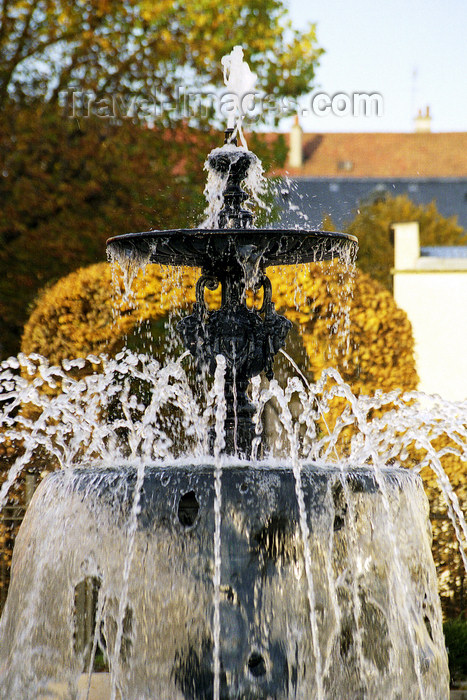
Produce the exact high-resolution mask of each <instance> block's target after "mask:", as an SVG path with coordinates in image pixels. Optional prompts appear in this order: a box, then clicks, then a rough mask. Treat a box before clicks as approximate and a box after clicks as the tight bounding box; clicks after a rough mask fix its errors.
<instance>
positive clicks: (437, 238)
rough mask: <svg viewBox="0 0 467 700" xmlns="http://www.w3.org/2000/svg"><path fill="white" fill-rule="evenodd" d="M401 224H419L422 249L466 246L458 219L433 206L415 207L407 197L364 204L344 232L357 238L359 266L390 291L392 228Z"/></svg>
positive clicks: (418, 205)
mask: <svg viewBox="0 0 467 700" xmlns="http://www.w3.org/2000/svg"><path fill="white" fill-rule="evenodd" d="M401 221H418V222H419V224H420V243H421V245H422V246H429V245H461V244H463V243H467V234H466V232H465V231H464V229H463V228H462V226H459V224H458V223H457V217H455V216H452V217H449V218H446V217H444V216H441V214H440V213H439V212H438V210H437V208H436V204H435V203H434V202H431V204H427V205H424V204H415V203H414V202H412V201H411V200H410V199H409V198H408V197H407V196H406V195H400V196H398V197H383V198H379V199H377V200H375V201H372V202H368V203H366V204H362V205H361V206H360V207H359V209H358V211H357V213H356V216H355V218H354V219H353V221H352V222H350V223H349V224H348V225H347V226H346V227H345V230H346V231H347V232H348V233H352V234H353V235H354V236H357V238H358V245H359V250H358V261H357V262H358V266H359V267H360V268H361V269H362V270H364V272H368V273H369V274H370V275H371V276H372V277H374V279H376V280H378V281H379V282H381V284H383V285H384V286H385V287H386V288H387V289H390V290H391V289H392V276H391V268H392V267H393V265H394V243H393V240H392V237H391V226H392V224H394V223H397V222H401ZM328 224H329V222H328Z"/></svg>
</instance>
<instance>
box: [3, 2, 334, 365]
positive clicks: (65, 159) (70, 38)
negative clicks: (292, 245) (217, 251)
mask: <svg viewBox="0 0 467 700" xmlns="http://www.w3.org/2000/svg"><path fill="white" fill-rule="evenodd" d="M239 43H241V44H243V45H244V46H245V47H248V49H247V50H246V51H247V54H248V55H247V58H248V61H249V62H250V63H251V66H252V68H253V70H255V71H256V73H257V74H258V77H259V81H258V86H259V88H260V89H262V90H263V91H264V92H265V93H266V94H267V95H269V96H273V97H275V98H279V97H281V96H290V97H297V96H298V95H300V94H301V93H303V92H305V91H307V90H309V89H310V87H311V84H312V80H313V76H314V70H315V67H316V62H317V60H318V57H319V55H320V53H321V49H320V48H319V47H318V45H317V42H316V38H315V28H314V26H310V28H309V30H308V31H306V32H303V33H300V32H296V31H294V30H293V29H292V27H291V25H290V21H289V19H288V16H287V11H286V9H285V6H284V3H283V1H282V0H261V1H260V0H245V1H244V2H242V3H239V2H233V3H230V4H227V5H219V3H218V2H217V0H194V1H193V2H190V3H180V2H177V0H170V1H169V0H158V1H156V2H152V1H151V2H149V1H148V0H78V2H76V1H75V0H73V2H72V1H71V0H3V2H2V3H1V5H0V54H1V55H2V59H3V60H2V62H1V64H0V162H1V163H2V171H1V175H2V176H1V177H0V273H1V274H0V356H1V357H5V356H7V355H9V354H15V353H16V352H17V351H18V349H19V339H20V335H21V329H22V326H23V324H24V322H25V320H26V318H27V316H28V314H29V311H30V304H31V303H32V301H33V299H34V297H35V295H36V294H37V292H38V290H39V289H40V288H41V287H43V286H44V285H47V284H50V283H53V282H55V281H56V280H57V279H59V278H60V277H62V276H63V275H65V274H67V273H68V272H70V271H71V270H73V269H75V268H77V267H78V266H80V265H86V264H89V263H93V262H97V261H98V260H102V259H103V257H104V256H105V241H106V239H107V238H108V237H110V236H112V235H116V234H119V233H125V232H128V231H136V230H148V229H152V228H170V227H172V226H185V227H186V226H190V225H192V224H194V223H195V222H196V223H197V222H199V221H200V219H201V216H202V209H203V205H202V191H203V187H204V182H205V175H204V173H203V162H204V159H205V157H206V154H207V153H208V152H209V151H210V150H211V148H212V147H213V146H218V145H221V143H222V141H221V137H220V135H216V134H213V132H212V128H211V126H210V124H211V125H212V121H211V122H209V118H210V117H212V113H208V112H195V113H194V115H193V118H192V119H188V121H187V119H186V115H185V114H184V112H183V110H181V109H178V111H177V108H174V109H166V110H165V111H162V112H161V114H160V115H158V118H157V119H156V120H155V122H154V123H149V122H148V121H147V119H146V116H147V113H146V112H144V111H141V112H139V111H138V110H135V111H134V112H131V111H130V112H128V110H127V111H125V110H123V112H122V111H119V110H118V109H117V111H114V110H113V107H112V108H111V109H110V111H109V109H107V107H108V105H109V104H113V101H116V104H117V106H120V107H121V105H122V104H123V105H127V106H128V105H129V104H131V100H132V99H133V98H135V97H138V98H139V99H140V100H142V102H140V104H142V103H144V100H147V101H151V99H153V98H154V96H157V100H164V101H166V103H167V104H169V106H170V105H171V104H172V102H171V101H172V100H174V99H176V92H177V89H178V88H179V86H180V85H182V86H185V88H187V89H189V90H192V91H194V92H196V91H197V90H198V91H200V90H209V88H210V86H212V85H215V86H217V87H220V86H222V84H223V81H222V75H221V63H220V59H221V57H222V55H224V54H226V53H228V52H229V51H230V50H231V49H232V47H233V46H234V45H235V44H239ZM70 90H77V91H80V92H81V93H82V94H83V95H88V96H89V95H91V98H92V100H94V103H93V104H94V105H95V106H96V109H95V110H92V113H90V116H88V114H89V112H87V111H86V108H85V106H84V107H83V103H79V109H78V110H77V113H76V114H75V116H74V117H73V112H72V110H71V111H70V101H69V98H66V97H64V95H63V91H65V93H67V91H70ZM67 94H68V93H67ZM83 99H84V98H83ZM99 100H101V101H102V104H103V105H104V106H102V105H101V103H99ZM97 105H101V106H97ZM106 105H107V107H106ZM172 106H173V105H172ZM156 116H157V115H156ZM127 117H131V118H127ZM149 127H151V128H149ZM191 127H193V129H194V128H195V127H196V132H195V131H194V130H193V129H192V128H191ZM256 145H257V144H256ZM256 145H255V147H256ZM262 150H263V153H258V154H259V155H266V160H267V157H271V155H272V156H273V157H274V158H275V159H276V160H277V159H279V161H281V160H283V159H284V158H285V152H284V140H283V137H278V138H277V140H276V143H275V144H272V146H269V147H266V148H264V147H263V149H262Z"/></svg>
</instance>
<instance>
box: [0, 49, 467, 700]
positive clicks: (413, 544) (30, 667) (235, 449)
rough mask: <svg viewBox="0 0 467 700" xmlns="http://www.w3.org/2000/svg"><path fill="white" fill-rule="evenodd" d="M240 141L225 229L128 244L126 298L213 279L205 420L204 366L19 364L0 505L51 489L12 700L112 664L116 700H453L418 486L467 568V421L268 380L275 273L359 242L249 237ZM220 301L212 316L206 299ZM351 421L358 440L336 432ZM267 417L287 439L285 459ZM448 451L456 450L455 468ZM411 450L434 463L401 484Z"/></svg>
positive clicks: (13, 625)
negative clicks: (464, 464)
mask: <svg viewBox="0 0 467 700" xmlns="http://www.w3.org/2000/svg"><path fill="white" fill-rule="evenodd" d="M237 58H238V52H237ZM227 63H228V62H227ZM226 65H227V64H226ZM228 65H230V71H232V70H233V68H232V66H233V65H234V63H233V62H232V61H231V62H230V64H228ZM242 70H244V69H242ZM245 75H246V77H247V78H248V80H249V81H251V79H252V74H251V72H245ZM227 79H228V78H227ZM234 82H235V81H234ZM240 82H241V81H240ZM248 89H251V86H250V87H249V88H248ZM230 126H231V128H230V131H229V132H228V136H227V140H228V141H229V140H230V142H229V143H228V144H227V146H226V147H224V148H222V149H216V150H215V151H213V152H212V154H211V156H210V161H209V163H210V167H211V168H212V169H214V171H215V172H216V173H217V174H218V175H219V174H220V175H221V177H220V179H219V181H220V182H222V188H223V189H222V192H223V195H224V196H223V197H222V198H221V199H219V200H217V199H216V196H215V193H214V194H213V196H212V197H211V198H210V203H211V205H212V203H213V202H214V205H213V206H212V207H211V209H210V212H209V213H208V218H209V216H212V217H214V218H215V223H212V222H213V221H214V219H211V220H210V221H211V224H210V226H211V227H213V226H215V227H217V226H219V227H220V228H215V230H212V228H208V229H198V230H196V231H183V230H182V231H172V232H170V231H169V232H149V233H145V234H129V235H128V236H123V237H119V238H118V239H114V240H113V241H112V242H111V244H110V245H111V252H112V254H113V256H114V257H118V258H119V259H120V261H122V266H123V267H125V268H126V269H127V271H129V275H128V285H129V286H130V285H131V273H132V271H134V269H135V268H136V267H138V266H139V265H144V264H145V263H147V262H150V261H151V260H153V261H158V262H164V263H169V264H183V263H184V264H191V265H199V266H200V267H202V268H203V272H202V276H201V278H200V281H199V283H198V293H197V305H196V308H195V309H194V312H193V314H192V315H191V316H189V317H187V318H186V319H183V320H182V322H181V323H180V324H179V332H180V334H181V336H182V338H183V340H184V342H185V344H186V346H187V348H188V350H189V351H190V353H191V355H192V356H193V358H194V361H195V363H196V364H197V367H198V370H200V371H201V370H202V369H206V368H207V371H209V372H210V373H211V374H212V375H214V380H213V382H212V383H211V385H209V382H207V384H208V390H207V396H206V397H205V401H204V402H200V401H199V398H198V396H197V394H196V393H195V392H194V390H193V386H192V385H191V384H190V381H189V379H188V377H187V374H186V373H185V371H184V369H183V364H182V363H183V362H184V361H185V359H184V358H185V355H184V356H183V358H181V359H180V360H179V361H177V362H171V363H168V364H167V365H166V366H160V365H159V364H158V363H157V362H156V361H155V360H153V359H151V358H148V357H146V356H144V355H137V354H134V353H131V352H130V351H125V352H123V353H120V354H119V355H117V356H116V357H115V358H113V359H112V358H105V357H104V356H101V357H90V358H88V360H81V359H79V360H70V361H67V362H64V363H63V366H62V367H52V366H50V365H49V364H48V363H47V361H46V360H45V359H44V358H41V357H39V356H31V357H25V356H23V355H20V356H19V357H18V358H11V359H10V360H8V361H6V362H4V363H3V364H2V365H1V368H0V380H1V393H0V400H1V401H2V403H3V411H2V413H1V415H0V420H1V424H0V437H1V440H2V441H3V444H4V445H8V447H9V452H10V453H16V454H17V458H16V460H14V461H13V460H12V465H11V468H10V471H9V473H8V476H7V478H6V480H5V481H4V483H3V485H2V488H1V490H0V506H1V505H2V503H4V502H5V499H6V498H7V495H8V492H9V490H10V489H11V488H12V487H13V486H14V484H15V482H16V480H17V479H18V477H19V475H20V474H21V472H22V471H23V470H24V469H25V468H27V466H28V465H29V464H30V463H31V462H32V461H34V460H37V459H40V460H41V462H42V463H43V464H44V466H45V470H46V471H47V470H49V471H52V470H53V473H52V474H50V475H49V476H48V477H47V478H45V479H44V480H43V481H42V483H41V485H40V487H39V488H38V490H37V492H36V494H35V496H34V498H33V500H32V503H31V505H30V507H29V509H28V512H27V514H26V517H25V519H24V522H23V525H22V527H21V530H20V533H19V535H18V537H17V541H16V546H15V554H14V560H13V565H12V582H11V586H10V591H9V595H8V601H7V604H6V607H5V610H4V613H3V616H2V619H1V623H0V679H1V680H0V698H2V700H12V699H13V698H14V699H15V700H31V699H32V698H42V697H56V698H61V699H62V700H65V699H66V698H76V697H78V695H79V693H81V694H80V695H79V697H80V698H84V697H86V696H87V691H86V689H89V687H90V684H91V682H92V681H93V677H92V668H93V658H94V655H95V654H96V651H97V650H99V649H102V650H103V651H104V654H105V656H106V658H107V663H108V667H109V674H110V676H109V690H108V694H107V696H106V697H109V698H112V700H116V699H117V698H118V699H120V700H154V699H155V698H157V699H162V700H171V699H174V700H175V699H177V700H178V699H180V700H181V699H197V700H198V699H199V700H202V699H205V698H214V700H219V699H220V698H222V699H223V700H232V699H238V700H240V699H244V700H248V699H250V698H251V699H264V700H266V699H267V698H274V699H276V700H281V699H285V698H297V699H298V698H300V699H302V700H311V699H315V698H316V699H317V700H324V699H326V700H331V699H332V700H334V699H335V700H341V698H349V699H354V700H357V699H358V700H360V699H367V700H374V699H375V698H384V699H385V700H386V698H387V699H388V700H396V699H397V700H406V699H407V698H410V699H411V700H417V699H420V700H422V699H425V700H447V698H448V694H449V690H448V681H449V678H448V670H447V657H446V652H445V649H444V640H443V634H442V625H441V612H440V605H439V599H438V595H437V584H436V573H435V568H434V564H433V560H432V557H431V552H430V541H431V540H430V526H429V521H428V517H427V515H428V507H427V500H426V497H425V495H424V493H423V489H422V484H421V480H420V478H419V476H418V472H419V471H420V470H421V469H422V468H424V467H425V466H430V467H431V468H432V469H433V470H434V471H435V473H436V474H437V476H438V479H439V481H440V484H441V486H442V488H443V491H444V494H445V498H446V500H447V503H448V507H449V513H450V516H451V519H452V522H453V525H454V527H455V530H456V533H457V535H458V539H459V545H460V547H461V550H463V548H465V545H466V542H467V527H466V523H465V519H464V517H463V514H462V510H461V509H460V507H459V504H458V502H457V499H456V496H455V494H454V493H453V491H452V489H451V488H450V487H449V483H448V481H447V479H446V476H445V474H444V472H443V467H442V463H441V450H446V449H452V450H453V451H454V452H456V454H457V455H458V456H460V458H464V459H467V405H466V404H453V403H449V402H446V401H442V400H441V399H439V398H433V397H426V396H423V395H418V394H416V393H411V394H409V395H405V396H404V395H401V394H400V393H398V392H392V393H390V394H388V395H382V394H378V395H376V396H375V397H373V398H370V397H359V398H357V397H355V396H353V395H352V393H351V391H350V388H349V387H348V386H347V385H346V384H345V383H344V382H343V381H342V379H341V378H340V377H339V375H338V374H337V373H336V372H335V371H333V370H328V371H326V372H325V373H324V374H323V376H322V377H321V379H320V380H319V381H318V382H317V383H316V384H308V383H307V382H306V380H305V378H304V377H297V376H296V377H294V378H292V379H290V380H289V381H288V382H287V385H286V386H285V387H281V386H279V383H278V382H277V381H276V380H275V379H273V378H272V360H273V356H274V354H275V353H277V351H278V350H279V349H280V348H281V346H282V344H283V339H284V337H285V334H286V333H287V330H288V324H287V322H286V321H285V320H284V319H282V317H280V316H278V315H277V314H276V313H275V310H274V305H273V303H272V299H271V291H270V284H269V283H268V280H267V277H266V275H265V270H266V268H267V267H268V266H269V265H272V264H276V263H285V264H290V263H294V262H298V261H303V260H304V261H309V260H315V259H318V260H321V259H330V258H333V257H336V256H339V257H341V259H344V260H345V259H347V260H348V259H349V258H351V257H352V245H353V242H352V240H351V239H349V238H348V237H345V236H342V235H339V234H324V233H323V232H313V231H306V230H304V231H294V230H293V231H283V230H281V231H273V230H261V229H255V228H253V227H252V214H251V212H250V211H249V210H248V209H246V208H245V209H242V208H241V205H242V203H243V202H244V201H245V200H246V195H245V193H244V192H243V191H242V190H241V189H240V186H239V185H240V183H241V182H242V181H243V180H244V179H245V178H248V172H249V167H250V166H251V165H252V164H254V167H255V168H257V162H256V161H257V159H256V160H255V157H253V156H252V154H251V155H248V154H249V152H248V151H247V149H246V148H245V147H242V148H238V150H236V149H237V146H236V145H235V144H234V143H232V141H231V139H232V137H233V132H234V129H235V126H233V127H232V125H230ZM237 126H238V125H237ZM229 154H230V155H229ZM257 172H258V170H257ZM250 178H251V176H250ZM219 261H220V262H219ZM219 283H220V284H221V286H222V291H223V301H222V306H221V308H220V309H219V310H217V311H215V312H213V311H211V310H210V309H208V308H207V306H206V304H205V301H204V289H205V288H208V289H211V288H214V287H215V286H217V285H218V284H219ZM246 287H248V288H250V289H258V288H262V289H263V294H264V302H263V306H262V309H261V310H260V311H255V310H251V309H248V308H247V307H246V305H245V303H244V302H245V288H246ZM246 350H247V352H246ZM262 371H265V372H266V373H267V376H268V377H269V379H270V381H269V383H268V384H267V385H266V386H265V387H262V386H261V383H260V380H259V374H260V372H262ZM250 378H252V391H251V398H250V397H249V395H248V394H247V384H248V380H249V379H250ZM336 400H338V401H340V402H341V403H342V412H341V415H340V418H339V419H338V420H337V422H336V423H335V425H333V426H332V427H331V428H329V429H326V428H327V421H326V416H327V415H328V413H329V410H330V407H331V406H332V405H333V402H335V401H336ZM272 402H274V404H275V406H276V411H277V414H278V417H279V422H280V425H281V429H280V430H278V431H277V435H276V439H275V440H274V442H271V441H270V442H269V443H268V442H267V441H266V440H264V439H262V416H263V414H264V411H265V408H266V407H267V406H268V405H269V404H271V403H272ZM292 402H293V403H294V411H293V414H294V415H296V416H297V417H296V418H294V416H293V414H292V411H291V408H290V407H291V403H292ZM323 426H324V429H323ZM442 437H447V438H449V439H450V441H451V444H453V447H451V448H447V447H446V446H444V447H443V448H441V449H440V448H439V447H437V445H438V441H439V439H440V438H442ZM414 445H415V446H416V447H417V448H420V447H421V448H423V450H424V457H423V459H422V460H421V461H420V463H419V464H418V465H417V466H416V467H414V468H412V469H407V468H405V469H404V468H402V467H403V466H404V465H405V463H406V462H407V454H408V453H410V451H411V450H412V449H413V446H414ZM252 456H253V457H254V459H251V457H252ZM388 465H391V466H388ZM83 587H84V588H86V590H89V591H91V595H90V599H91V604H90V606H89V611H88V615H89V620H88V622H89V633H88V635H87V636H86V638H85V639H82V636H81V635H80V634H79V633H78V632H79V629H80V620H79V619H78V614H77V607H76V600H77V596H78V595H79V594H80V591H82V590H83ZM86 673H87V674H88V679H86V678H85V677H84V676H83V674H86ZM83 679H84V681H85V682H84V686H83ZM83 687H84V690H81V688H83Z"/></svg>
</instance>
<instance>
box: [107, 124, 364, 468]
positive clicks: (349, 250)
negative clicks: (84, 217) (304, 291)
mask: <svg viewBox="0 0 467 700" xmlns="http://www.w3.org/2000/svg"><path fill="white" fill-rule="evenodd" d="M255 160H256V156H255V155H254V153H251V152H250V151H247V150H246V149H244V148H239V147H238V146H237V145H236V142H235V139H234V138H233V134H232V130H227V131H226V145H225V147H224V148H218V149H215V150H214V151H212V153H211V154H210V155H209V156H208V161H209V163H210V166H211V168H213V169H214V170H215V171H216V172H217V173H219V174H220V175H221V176H222V179H223V181H224V182H225V187H224V191H223V208H222V210H221V211H220V213H219V217H218V228H214V229H173V230H168V231H142V232H140V233H128V234H124V235H122V236H115V237H114V238H111V239H109V241H108V242H107V248H108V251H109V253H110V254H111V256H112V257H113V258H114V259H117V260H120V261H121V262H122V264H123V265H127V264H128V263H129V262H130V261H131V260H135V261H136V262H137V263H138V264H141V262H142V261H147V262H153V263H158V264H162V265H189V266H192V267H199V268H201V270H202V273H201V277H200V279H199V280H198V283H197V286H196V304H195V306H194V309H193V313H192V314H191V315H190V316H188V317H186V318H184V319H183V320H182V321H180V323H179V324H178V330H179V332H180V335H181V337H182V339H183V342H184V344H185V346H186V348H187V349H188V350H189V351H190V352H191V354H192V355H193V357H194V358H195V360H196V363H197V366H198V369H199V370H200V371H207V372H209V373H211V374H214V372H215V369H216V357H217V355H219V354H220V355H223V356H224V357H225V360H226V377H225V382H226V400H227V419H226V423H225V429H226V452H228V453H229V454H238V455H239V456H242V457H249V456H250V453H251V445H252V440H253V439H254V437H255V429H254V424H253V420H252V416H253V414H254V409H253V406H252V405H251V403H250V401H249V399H248V396H247V387H248V383H249V381H250V379H251V378H252V377H254V376H255V375H258V374H260V373H261V372H263V371H264V372H265V373H266V376H267V377H268V378H272V376H273V374H272V364H273V359H274V355H275V354H276V353H277V352H278V351H279V349H280V348H281V347H282V346H283V345H284V342H285V338H286V336H287V333H288V331H289V329H290V327H291V323H290V321H288V320H287V319H285V318H283V317H282V316H279V315H278V314H277V313H276V311H275V309H274V304H273V302H272V295H271V283H270V281H269V279H268V278H267V277H266V274H265V270H266V269H267V268H268V267H269V266H271V265H296V264H299V263H308V262H317V261H319V260H331V259H332V258H336V257H344V258H345V257H346V256H347V258H348V259H350V258H351V257H352V255H354V254H355V252H356V238H355V237H354V236H350V235H348V234H344V233H334V232H327V231H311V230H297V229H260V228H255V227H254V226H253V214H252V212H251V211H250V210H249V209H247V208H246V207H244V206H243V205H244V203H245V202H246V200H247V199H248V195H247V193H246V192H244V190H242V187H241V185H242V182H243V181H244V179H245V178H246V176H247V174H248V171H249V168H250V167H251V166H252V164H253V163H254V162H255ZM219 285H221V288H222V303H221V307H220V308H219V309H216V310H210V309H209V308H208V307H207V305H206V303H205V299H204V292H205V289H216V288H217V287H218V286H219ZM248 289H250V290H254V291H256V292H259V291H260V290H261V289H263V303H262V306H261V308H260V309H256V308H252V309H250V308H248V306H247V303H246V292H247V290H248ZM211 443H212V444H213V435H212V431H211Z"/></svg>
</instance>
